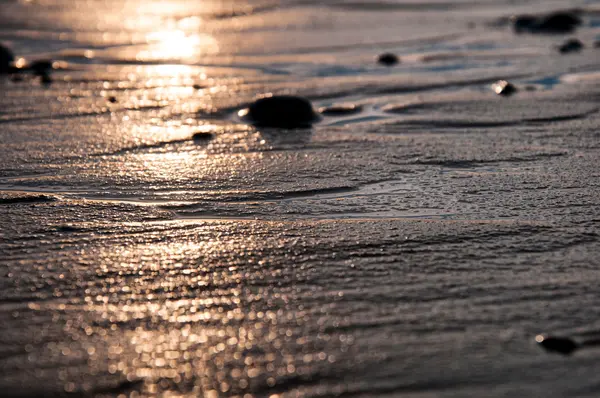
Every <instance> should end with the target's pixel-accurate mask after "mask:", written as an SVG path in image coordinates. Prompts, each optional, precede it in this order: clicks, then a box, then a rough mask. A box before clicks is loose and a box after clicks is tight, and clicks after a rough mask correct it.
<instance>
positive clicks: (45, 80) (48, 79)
mask: <svg viewBox="0 0 600 398" xmlns="http://www.w3.org/2000/svg"><path fill="white" fill-rule="evenodd" d="M40 81H41V82H42V84H44V85H49V84H51V83H52V78H51V77H50V75H48V74H45V75H41V76H40Z"/></svg>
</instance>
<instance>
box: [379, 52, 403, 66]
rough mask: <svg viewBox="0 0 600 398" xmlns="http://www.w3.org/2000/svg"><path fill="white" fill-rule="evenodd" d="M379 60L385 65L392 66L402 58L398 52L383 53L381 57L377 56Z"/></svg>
mask: <svg viewBox="0 0 600 398" xmlns="http://www.w3.org/2000/svg"><path fill="white" fill-rule="evenodd" d="M377 62H378V63H380V64H382V65H385V66H392V65H396V64H397V63H399V62H400V59H399V58H398V56H397V55H396V54H392V53H383V54H381V55H380V56H379V57H377Z"/></svg>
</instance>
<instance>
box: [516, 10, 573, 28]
mask: <svg viewBox="0 0 600 398" xmlns="http://www.w3.org/2000/svg"><path fill="white" fill-rule="evenodd" d="M577 14H578V13H577V12H576V11H555V12H552V13H549V14H546V15H538V16H535V15H519V16H514V17H512V18H511V20H512V23H513V29H514V30H515V32H516V33H524V32H527V33H540V34H560V33H571V32H573V31H574V30H575V29H576V28H577V27H578V26H579V25H581V23H582V21H581V18H580V17H579V15H577Z"/></svg>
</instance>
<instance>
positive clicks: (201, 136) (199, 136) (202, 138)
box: [192, 132, 214, 142]
mask: <svg viewBox="0 0 600 398" xmlns="http://www.w3.org/2000/svg"><path fill="white" fill-rule="evenodd" d="M213 137H214V136H213V135H212V134H211V133H204V132H199V133H195V134H194V135H193V136H192V140H194V142H206V141H210V140H212V139H213Z"/></svg>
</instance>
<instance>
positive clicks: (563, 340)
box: [535, 334, 579, 355]
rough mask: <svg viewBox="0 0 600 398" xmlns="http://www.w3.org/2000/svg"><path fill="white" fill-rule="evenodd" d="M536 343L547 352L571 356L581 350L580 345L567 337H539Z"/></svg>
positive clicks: (536, 338)
mask: <svg viewBox="0 0 600 398" xmlns="http://www.w3.org/2000/svg"><path fill="white" fill-rule="evenodd" d="M535 341H536V342H537V343H538V344H539V345H540V346H542V347H543V348H544V349H546V350H547V351H552V352H558V353H560V354H564V355H569V354H571V353H573V351H575V350H577V349H578V348H579V344H577V343H575V342H574V341H573V340H571V339H569V338H567V337H551V336H544V335H541V334H540V335H538V336H536V337H535Z"/></svg>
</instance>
